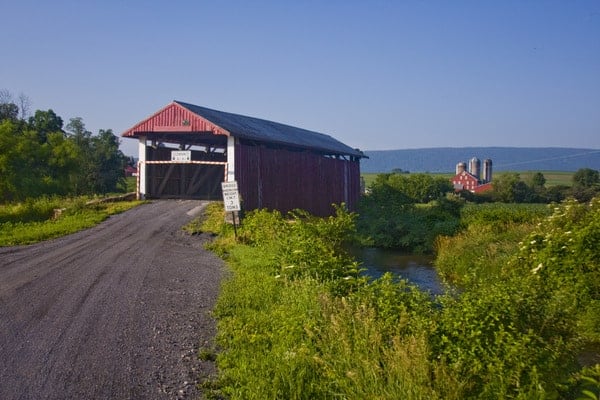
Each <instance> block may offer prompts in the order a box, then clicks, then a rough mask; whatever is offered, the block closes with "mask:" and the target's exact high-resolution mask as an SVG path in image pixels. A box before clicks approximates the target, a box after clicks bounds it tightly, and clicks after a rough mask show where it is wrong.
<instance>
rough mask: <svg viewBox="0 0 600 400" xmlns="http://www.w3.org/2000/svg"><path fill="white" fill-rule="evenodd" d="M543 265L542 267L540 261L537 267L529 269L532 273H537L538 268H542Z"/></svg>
mask: <svg viewBox="0 0 600 400" xmlns="http://www.w3.org/2000/svg"><path fill="white" fill-rule="evenodd" d="M543 267H544V266H543V265H542V263H540V264H539V265H538V266H537V267H535V268H534V269H532V270H531V272H532V273H533V274H537V273H538V271H539V270H540V269H542V268H543Z"/></svg>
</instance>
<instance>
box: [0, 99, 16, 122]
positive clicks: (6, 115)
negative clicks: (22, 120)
mask: <svg viewBox="0 0 600 400" xmlns="http://www.w3.org/2000/svg"><path fill="white" fill-rule="evenodd" d="M18 117H19V107H18V106H17V105H16V104H15V103H0V121H4V120H9V121H16V120H17V119H18Z"/></svg>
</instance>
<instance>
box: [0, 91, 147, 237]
mask: <svg viewBox="0 0 600 400" xmlns="http://www.w3.org/2000/svg"><path fill="white" fill-rule="evenodd" d="M17 102H18V103H19V105H17ZM29 103H30V102H29V100H28V98H27V97H26V96H24V95H21V96H20V97H19V98H18V101H14V99H13V97H12V95H11V94H10V93H9V92H8V91H6V90H0V246H8V245H16V244H29V243H35V242H38V241H41V240H46V239H50V238H54V237H58V236H61V235H65V234H68V233H72V232H76V231H78V230H81V229H85V228H89V227H91V226H93V225H96V224H97V223H99V222H101V221H103V220H104V219H106V218H107V217H108V216H109V215H112V214H115V213H118V212H121V211H124V210H126V209H128V208H131V207H133V206H135V205H137V204H139V203H138V202H114V203H103V202H102V201H99V197H107V196H109V195H114V194H119V193H121V194H122V193H125V192H129V191H131V190H132V188H134V187H135V180H134V179H132V178H129V179H125V176H124V168H125V166H126V164H127V163H128V162H130V160H128V159H127V158H126V157H125V156H124V155H123V153H122V152H121V151H120V150H119V141H118V138H117V137H116V136H115V135H114V134H113V133H112V130H110V129H108V130H102V129H101V130H100V131H99V132H98V134H97V135H93V134H92V133H91V132H90V131H88V130H86V128H85V124H84V123H83V121H82V119H81V118H71V120H70V122H69V123H67V125H66V126H63V119H62V118H61V117H60V116H58V115H56V114H55V113H54V111H52V110H51V109H50V110H47V111H43V110H36V111H35V113H33V115H30V114H29Z"/></svg>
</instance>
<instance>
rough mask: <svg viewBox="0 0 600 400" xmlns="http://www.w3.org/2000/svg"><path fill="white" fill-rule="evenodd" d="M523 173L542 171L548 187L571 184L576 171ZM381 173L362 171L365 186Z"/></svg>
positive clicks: (523, 176) (525, 176) (526, 176)
mask: <svg viewBox="0 0 600 400" xmlns="http://www.w3.org/2000/svg"><path fill="white" fill-rule="evenodd" d="M505 172H506V171H502V172H497V173H496V174H495V175H496V176H497V175H498V174H502V173H505ZM515 172H517V173H518V174H520V175H521V179H523V180H524V181H528V180H529V179H530V178H531V176H532V175H533V174H535V173H537V172H541V173H542V174H544V177H545V178H546V187H550V186H556V185H565V186H571V183H572V179H573V174H574V172H567V171H515ZM377 175H379V174H378V173H361V174H360V176H361V177H362V178H363V179H364V180H365V187H369V185H370V184H371V183H373V182H374V181H375V178H376V177H377ZM431 175H433V176H443V177H447V178H448V179H450V178H452V177H453V176H454V174H452V173H445V174H443V173H432V174H431Z"/></svg>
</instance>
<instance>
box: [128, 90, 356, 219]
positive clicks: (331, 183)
mask: <svg viewBox="0 0 600 400" xmlns="http://www.w3.org/2000/svg"><path fill="white" fill-rule="evenodd" d="M122 136H123V137H126V138H135V139H138V141H139V163H138V189H137V191H138V196H139V197H140V198H195V199H204V200H221V199H222V197H221V196H222V193H221V182H232V181H237V183H238V189H239V193H240V197H241V199H242V207H243V208H244V209H245V210H252V209H257V208H268V209H275V210H280V211H282V212H287V211H290V210H292V209H296V208H300V209H304V210H306V211H308V212H310V213H312V214H315V215H321V216H324V215H330V214H331V213H332V212H333V208H332V207H331V205H332V204H334V203H335V204H339V203H342V202H343V203H346V205H347V206H348V208H349V209H351V210H353V209H355V208H356V205H357V202H358V199H359V197H360V159H361V158H363V157H365V156H364V154H363V153H362V152H361V151H360V150H357V149H353V148H351V147H349V146H347V145H345V144H343V143H341V142H339V141H337V140H336V139H334V138H332V137H331V136H328V135H324V134H322V133H317V132H312V131H308V130H305V129H301V128H297V127H293V126H289V125H284V124H281V123H277V122H272V121H267V120H263V119H259V118H253V117H247V116H244V115H238V114H232V113H228V112H223V111H217V110H212V109H209V108H204V107H200V106H196V105H193V104H188V103H183V102H180V101H173V102H172V103H170V104H169V105H167V106H165V107H164V108H162V109H161V110H159V111H157V112H156V113H155V114H154V115H152V116H150V117H149V118H147V119H145V120H143V121H141V122H139V123H137V124H136V125H135V126H133V127H132V128H130V129H128V130H127V131H125V132H124V133H123V134H122Z"/></svg>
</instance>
